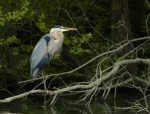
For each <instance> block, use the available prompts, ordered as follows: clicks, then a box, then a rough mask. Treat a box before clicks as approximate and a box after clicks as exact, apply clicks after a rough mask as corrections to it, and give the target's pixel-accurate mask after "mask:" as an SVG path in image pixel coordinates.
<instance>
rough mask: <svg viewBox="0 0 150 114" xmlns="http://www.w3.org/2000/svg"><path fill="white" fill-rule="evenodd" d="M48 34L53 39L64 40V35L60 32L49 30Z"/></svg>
mask: <svg viewBox="0 0 150 114" xmlns="http://www.w3.org/2000/svg"><path fill="white" fill-rule="evenodd" d="M50 36H51V37H52V38H53V39H54V40H55V41H63V40H64V35H63V33H62V32H50Z"/></svg>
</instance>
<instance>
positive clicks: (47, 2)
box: [0, 0, 150, 88]
mask: <svg viewBox="0 0 150 114" xmlns="http://www.w3.org/2000/svg"><path fill="white" fill-rule="evenodd" d="M137 1H138V2H137ZM135 2H136V3H137V4H135ZM111 4H112V3H111V1H109V0H93V1H91V0H83V1H81V0H74V1H70V0H43V1H39V0H7V1H6V0H1V2H0V85H1V86H3V87H5V88H9V87H10V86H12V84H15V83H16V82H19V81H21V80H26V79H30V76H29V72H30V71H29V68H30V67H29V59H30V55H31V53H32V50H33V48H34V46H35V44H36V43H37V42H38V40H39V39H40V38H41V37H42V36H43V35H44V34H46V33H48V32H49V30H50V28H51V27H52V26H53V25H63V26H71V27H74V26H76V27H77V28H78V29H79V31H78V32H75V33H66V34H65V41H64V45H63V49H62V53H61V56H60V57H59V58H57V57H56V59H54V62H52V63H51V64H50V65H49V67H48V68H46V72H47V73H49V74H50V73H59V72H64V71H69V70H70V69H74V68H76V67H78V66H80V65H81V64H83V63H85V62H87V61H88V60H89V59H91V58H93V57H95V56H96V55H98V54H100V53H103V52H106V51H107V50H109V49H113V48H114V47H115V46H114V47H112V45H115V44H116V43H117V42H116V39H118V37H119V36H117V38H116V39H114V38H115V37H114V36H115V35H116V34H118V32H116V31H115V32H114V31H113V29H114V28H115V29H116V28H117V27H119V26H120V22H119V21H117V22H116V20H117V15H116V14H113V13H112V10H116V11H117V10H119V9H120V8H121V7H120V6H119V5H118V6H117V5H116V6H112V5H111ZM141 4H142V5H141ZM139 6H140V7H139ZM112 7H113V8H112ZM125 7H126V6H125ZM133 7H134V8H133ZM136 10H138V11H139V12H137V11H136ZM148 10H149V8H148V7H147V6H146V3H145V2H144V1H143V2H141V0H132V2H131V3H130V4H129V14H130V15H128V18H129V20H130V24H129V25H125V26H126V27H127V28H128V26H130V28H131V35H130V37H132V38H131V39H133V38H136V37H142V36H147V29H146V27H145V23H146V18H147V15H148ZM120 13H122V12H120ZM115 16H116V17H115ZM112 17H114V18H115V19H114V18H113V19H114V20H115V21H112V20H113V19H112ZM139 20H140V21H139ZM148 20H149V19H148ZM114 22H115V23H114ZM149 26H150V23H149V22H148V27H149ZM122 31H123V30H122ZM148 31H149V30H148ZM121 34H122V36H125V35H124V34H123V32H121ZM113 35H114V36H113ZM122 38H124V40H125V37H122ZM122 38H121V39H122ZM122 41H123V40H122ZM118 42H121V40H119V41H118ZM140 43H141V42H138V43H135V44H133V45H135V46H137V45H139V44H140ZM149 48H150V47H149V46H147V47H144V49H143V50H144V51H139V52H138V55H139V56H140V57H145V56H147V57H149V56H150V55H149ZM129 56H130V55H129ZM129 56H128V57H129ZM118 58H119V56H118V55H116V56H113V57H108V58H107V61H105V64H103V65H102V66H101V67H102V68H107V67H108V66H109V65H110V64H112V61H115V60H118ZM122 58H125V57H122ZM129 58H132V57H129ZM101 59H103V58H101ZM97 63H98V60H97V61H95V62H93V63H91V64H90V65H88V66H86V67H85V68H83V69H81V70H80V71H78V73H77V74H78V75H79V74H80V75H83V74H84V75H85V76H87V77H86V78H83V79H84V80H88V79H89V77H88V76H89V75H90V76H93V75H94V73H95V70H96V67H95V66H96V64H97ZM58 69H59V70H58ZM77 74H73V75H77ZM80 75H79V76H80ZM83 79H82V80H83ZM66 80H71V81H72V80H73V81H76V80H78V77H76V78H74V77H73V78H72V79H66ZM73 81H72V82H73Z"/></svg>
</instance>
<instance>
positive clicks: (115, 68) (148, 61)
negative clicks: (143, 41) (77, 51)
mask: <svg viewBox="0 0 150 114" xmlns="http://www.w3.org/2000/svg"><path fill="white" fill-rule="evenodd" d="M137 62H142V63H145V64H148V65H150V59H141V58H136V59H128V60H122V61H118V62H116V63H114V65H113V68H112V69H111V70H110V71H109V72H108V73H106V74H104V75H102V76H101V77H100V78H98V79H96V80H95V81H92V82H89V83H88V84H76V85H73V86H68V87H65V88H61V89H57V90H53V91H52V90H31V91H29V92H25V93H22V94H19V95H15V96H12V97H8V98H6V99H3V100H0V103H8V102H11V101H14V100H16V99H20V98H23V97H25V96H28V95H31V94H45V95H59V94H62V93H64V92H73V91H74V90H77V89H79V91H80V90H81V91H82V90H87V89H91V88H94V87H98V86H100V84H101V83H102V82H103V81H105V80H106V79H109V78H110V77H111V76H113V75H114V74H116V73H117V71H118V70H119V68H120V67H121V66H122V65H127V64H132V63H137Z"/></svg>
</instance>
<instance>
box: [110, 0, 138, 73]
mask: <svg viewBox="0 0 150 114" xmlns="http://www.w3.org/2000/svg"><path fill="white" fill-rule="evenodd" d="M111 5H112V14H111V25H112V30H111V35H112V39H113V41H114V42H115V43H119V42H122V41H126V40H130V39H131V38H132V36H131V33H132V31H131V24H130V17H129V7H128V0H113V1H112V3H111ZM133 48H134V47H133V45H132V44H131V45H128V46H126V47H125V48H124V49H123V50H122V52H121V53H120V55H121V56H123V55H125V54H126V53H129V52H130V51H131V50H133ZM127 69H128V71H129V72H130V73H133V74H136V71H137V70H136V69H137V68H136V64H133V65H129V66H128V67H127Z"/></svg>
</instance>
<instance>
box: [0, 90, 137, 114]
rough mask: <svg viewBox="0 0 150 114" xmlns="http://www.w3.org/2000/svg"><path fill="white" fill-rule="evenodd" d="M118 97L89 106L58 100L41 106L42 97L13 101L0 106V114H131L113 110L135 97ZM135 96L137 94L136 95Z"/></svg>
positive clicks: (131, 113)
mask: <svg viewBox="0 0 150 114" xmlns="http://www.w3.org/2000/svg"><path fill="white" fill-rule="evenodd" d="M123 95H124V96H123V97H122V95H120V96H119V95H118V97H117V99H115V100H114V99H113V98H112V96H113V95H110V97H108V98H107V100H106V102H104V101H103V100H99V99H97V100H94V101H93V102H92V103H91V105H85V104H83V103H82V104H81V103H78V104H73V102H72V101H69V100H64V99H63V98H62V99H59V100H58V101H57V103H56V104H55V106H51V105H47V106H46V107H44V106H43V97H36V98H33V97H32V98H28V99H26V100H23V101H21V100H20V101H15V102H12V103H9V104H0V114H133V112H127V111H125V110H119V111H118V110H115V109H114V107H115V106H120V107H121V106H127V105H126V104H125V103H126V100H127V99H128V100H129V101H133V99H134V98H135V96H134V95H133V94H132V95H133V96H132V97H131V95H129V93H128V95H127V93H126V94H125V93H123ZM136 95H137V94H136ZM125 97H126V98H127V99H126V100H125Z"/></svg>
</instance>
